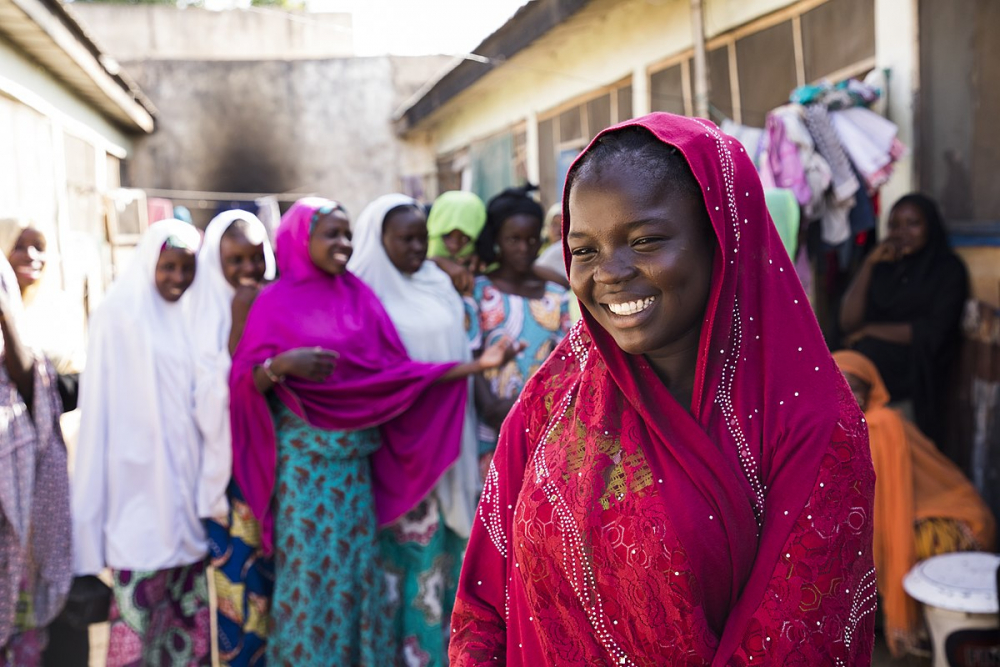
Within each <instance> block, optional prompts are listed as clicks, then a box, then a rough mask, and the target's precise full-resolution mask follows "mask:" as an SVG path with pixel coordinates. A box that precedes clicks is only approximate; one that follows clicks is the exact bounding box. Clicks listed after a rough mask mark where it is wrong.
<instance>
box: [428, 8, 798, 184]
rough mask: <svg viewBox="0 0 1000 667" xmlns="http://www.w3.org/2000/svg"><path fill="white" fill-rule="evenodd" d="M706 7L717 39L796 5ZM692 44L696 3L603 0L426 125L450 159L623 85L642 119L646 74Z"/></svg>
mask: <svg viewBox="0 0 1000 667" xmlns="http://www.w3.org/2000/svg"><path fill="white" fill-rule="evenodd" d="M706 4H707V6H708V12H707V17H706V24H707V25H706V28H707V30H708V36H709V37H712V36H714V35H716V34H719V33H722V32H725V31H728V30H731V29H733V28H735V27H738V26H739V25H742V24H744V23H746V22H748V21H750V20H753V19H755V18H758V17H760V16H763V15H765V14H767V13H770V12H772V11H774V10H776V9H780V8H782V7H785V6H788V5H790V4H794V3H793V1H792V0H708V1H707V3H706ZM692 45H693V37H692V33H691V22H690V5H689V3H688V0H624V1H623V0H595V1H594V2H592V3H590V4H589V5H587V6H586V7H585V8H584V9H582V10H580V12H578V13H577V14H575V15H574V16H572V17H571V18H570V19H569V20H567V21H566V22H565V23H563V24H562V25H559V26H557V27H556V28H554V29H552V30H551V31H550V32H549V33H547V34H546V35H544V36H543V37H541V38H540V39H539V40H538V41H537V42H535V43H534V44H532V45H531V46H530V47H528V48H527V49H525V50H523V51H521V52H520V53H518V54H517V55H515V56H514V57H513V58H511V59H510V60H509V61H507V62H506V63H505V64H504V65H502V66H501V67H499V68H498V69H496V70H494V71H493V72H491V73H489V74H487V75H486V76H484V77H483V78H482V79H480V80H479V81H478V82H476V83H475V84H474V85H472V86H470V87H469V88H468V89H466V90H465V91H463V92H462V93H460V94H459V95H458V96H456V97H455V98H454V99H453V100H451V101H450V102H449V103H448V104H447V105H446V106H445V107H443V108H442V109H440V110H438V112H437V113H436V114H434V115H433V116H432V117H431V118H430V119H427V120H426V121H424V123H423V124H422V127H426V128H427V129H428V130H429V131H430V133H431V135H432V141H433V143H434V145H435V146H436V150H437V152H438V153H439V154H440V153H446V152H448V151H451V150H454V149H456V148H460V147H463V146H467V145H468V144H469V143H470V142H472V141H475V140H477V139H481V138H483V137H486V136H489V135H491V134H495V133H497V132H500V131H502V130H504V129H505V128H507V127H509V126H511V125H513V124H514V123H517V122H520V121H524V120H526V119H528V118H530V117H531V115H532V114H536V115H537V114H541V113H544V112H546V111H548V110H550V109H552V108H553V107H555V106H558V105H560V104H562V103H564V102H566V101H568V100H572V99H573V98H575V97H578V96H581V95H585V94H587V93H589V92H591V91H593V90H594V89H596V88H599V87H601V86H606V85H610V84H613V83H615V82H617V81H621V80H623V79H630V80H631V81H632V84H633V98H634V99H633V112H634V113H635V114H637V115H638V114H641V113H643V112H644V111H647V110H648V108H649V100H648V92H646V91H647V89H648V83H647V73H646V68H647V67H649V66H650V65H654V64H656V63H657V62H658V61H660V60H662V59H664V58H667V57H669V56H671V55H673V54H676V53H679V52H682V51H684V50H686V49H690V48H691V47H692ZM637 84H638V85H637ZM531 169H532V166H531V165H529V172H530V171H531ZM536 171H537V168H536Z"/></svg>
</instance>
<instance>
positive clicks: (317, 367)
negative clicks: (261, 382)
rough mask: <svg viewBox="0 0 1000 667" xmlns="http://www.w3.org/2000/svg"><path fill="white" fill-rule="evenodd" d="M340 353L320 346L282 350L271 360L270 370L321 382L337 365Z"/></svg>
mask: <svg viewBox="0 0 1000 667" xmlns="http://www.w3.org/2000/svg"><path fill="white" fill-rule="evenodd" d="M338 358H340V355H339V354H337V353H336V352H334V351H333V350H324V349H323V348H321V347H300V348H297V349H295V350H289V351H288V352H282V353H281V354H279V355H278V356H277V357H275V358H274V360H273V361H272V362H271V370H272V372H274V373H275V374H276V375H290V376H292V377H298V378H302V379H303V380H311V381H313V382H322V381H323V380H325V379H327V378H328V377H330V375H331V374H332V373H333V369H334V368H336V367H337V359H338Z"/></svg>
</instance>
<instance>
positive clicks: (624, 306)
mask: <svg viewBox="0 0 1000 667" xmlns="http://www.w3.org/2000/svg"><path fill="white" fill-rule="evenodd" d="M654 301H656V297H655V296H651V297H649V298H648V299H643V300H642V301H629V302H628V303H609V304H608V310H610V311H611V312H612V313H614V314H615V315H635V314H636V313H641V312H642V311H644V310H646V309H647V308H649V305H650V304H651V303H653V302H654Z"/></svg>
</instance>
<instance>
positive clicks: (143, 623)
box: [107, 562, 212, 667]
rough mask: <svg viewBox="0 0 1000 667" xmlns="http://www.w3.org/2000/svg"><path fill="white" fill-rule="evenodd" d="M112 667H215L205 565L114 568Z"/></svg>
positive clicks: (202, 563)
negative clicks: (152, 666) (146, 569)
mask: <svg viewBox="0 0 1000 667" xmlns="http://www.w3.org/2000/svg"><path fill="white" fill-rule="evenodd" d="M112 576H113V578H114V587H113V589H114V597H113V598H112V600H111V613H110V617H109V621H110V625H111V635H110V638H109V640H108V661H107V667H147V666H150V665H156V666H157V667H201V666H202V665H205V666H208V665H211V664H212V649H211V641H212V639H211V619H210V614H209V606H208V581H207V579H206V577H205V563H204V562H197V563H194V564H193V565H185V566H182V567H175V568H171V569H168V570H156V571H153V572H142V571H137V570H114V571H113V572H112Z"/></svg>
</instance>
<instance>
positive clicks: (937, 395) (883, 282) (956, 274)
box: [855, 194, 969, 443]
mask: <svg viewBox="0 0 1000 667" xmlns="http://www.w3.org/2000/svg"><path fill="white" fill-rule="evenodd" d="M907 204H909V205H911V206H915V207H916V208H918V209H919V210H920V211H921V212H922V213H923V217H924V220H926V221H927V227H928V234H927V244H926V245H925V246H924V247H923V248H922V249H920V250H919V251H917V252H915V253H913V254H912V255H909V256H907V257H903V258H902V259H901V260H899V261H898V262H886V263H881V264H878V265H877V266H876V267H875V269H874V270H873V272H872V280H871V284H870V286H869V288H868V303H867V307H866V309H865V322H868V323H872V324H876V323H900V322H905V323H909V324H910V325H911V326H912V327H913V339H912V342H911V343H910V344H909V345H897V344H893V343H888V342H886V341H882V340H877V339H873V338H866V339H864V340H862V341H860V342H859V343H858V344H857V345H855V349H857V350H858V351H859V352H862V353H863V354H865V355H866V356H868V357H869V358H870V359H871V360H872V361H874V362H875V365H876V366H878V369H879V372H880V373H881V374H882V377H883V378H884V379H885V382H886V386H887V387H888V389H889V393H890V394H891V395H892V397H893V399H894V400H902V399H911V400H912V401H913V406H914V411H915V414H916V421H917V425H918V426H919V427H920V429H921V430H922V431H924V433H926V434H927V435H928V436H929V437H930V438H932V439H933V440H935V441H936V442H939V443H940V442H941V438H942V436H943V435H944V433H943V429H942V416H943V414H944V412H945V405H944V401H943V397H944V396H945V395H946V394H945V391H944V390H945V388H946V387H945V386H944V385H945V384H946V382H947V371H948V368H949V366H950V364H951V362H952V361H954V359H955V355H956V353H957V345H958V341H959V324H960V321H961V317H962V310H963V308H964V306H965V301H966V299H967V298H968V295H969V286H968V282H969V281H968V273H967V271H966V269H965V265H964V264H963V263H962V260H961V259H959V258H958V256H957V255H956V254H955V253H954V251H953V250H952V249H951V247H950V245H949V243H948V235H947V232H946V231H945V227H944V221H943V220H942V218H941V213H940V211H939V209H938V207H937V204H936V203H935V202H934V200H932V199H930V198H929V197H926V196H924V195H922V194H908V195H906V196H904V197H902V198H901V199H899V201H897V202H896V203H895V204H894V205H893V209H896V208H898V207H900V206H903V205H907Z"/></svg>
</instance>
